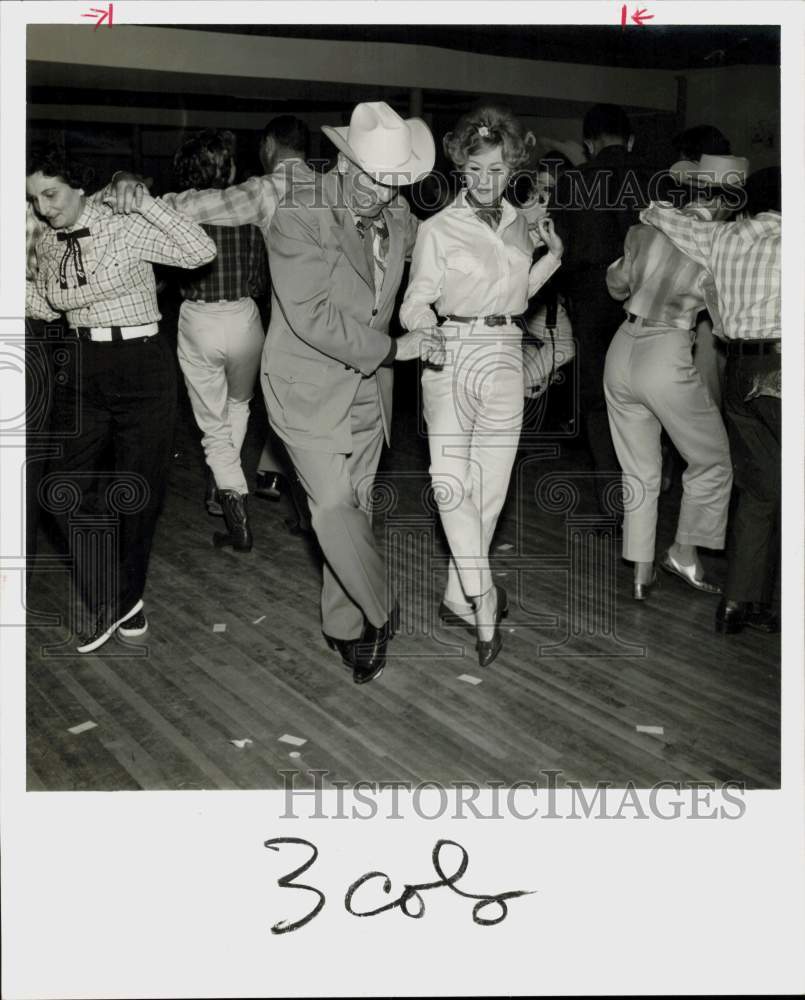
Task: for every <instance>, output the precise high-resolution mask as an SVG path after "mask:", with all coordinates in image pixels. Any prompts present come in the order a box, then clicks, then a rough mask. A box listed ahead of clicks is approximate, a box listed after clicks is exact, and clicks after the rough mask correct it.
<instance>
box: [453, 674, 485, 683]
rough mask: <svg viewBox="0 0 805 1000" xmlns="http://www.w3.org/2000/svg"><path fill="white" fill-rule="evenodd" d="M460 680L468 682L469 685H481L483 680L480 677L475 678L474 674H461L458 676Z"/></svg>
mask: <svg viewBox="0 0 805 1000" xmlns="http://www.w3.org/2000/svg"><path fill="white" fill-rule="evenodd" d="M458 679H459V680H460V681H466V682H467V684H480V683H481V678H480V677H473V676H472V674H459V675H458Z"/></svg>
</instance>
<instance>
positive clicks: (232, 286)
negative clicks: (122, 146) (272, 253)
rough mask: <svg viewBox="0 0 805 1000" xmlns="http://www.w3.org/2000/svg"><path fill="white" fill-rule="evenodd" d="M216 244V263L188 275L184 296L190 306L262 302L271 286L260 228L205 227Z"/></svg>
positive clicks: (184, 286) (205, 230)
mask: <svg viewBox="0 0 805 1000" xmlns="http://www.w3.org/2000/svg"><path fill="white" fill-rule="evenodd" d="M201 228H202V229H203V230H204V232H205V233H207V235H208V236H209V237H210V238H211V239H212V240H213V241H214V242H215V245H216V247H217V248H218V254H217V256H216V258H215V260H213V261H211V262H210V263H209V264H205V265H204V266H203V267H200V268H198V269H197V270H195V271H191V272H190V273H189V274H188V275H187V279H186V280H185V281H183V282H182V295H183V296H184V298H186V299H187V300H189V301H190V302H199V301H204V302H221V301H223V300H226V301H228V302H232V301H234V300H235V299H245V298H249V297H251V298H253V299H256V298H259V297H260V296H261V295H262V294H263V293H264V292H265V290H266V285H267V282H268V260H267V258H266V249H265V246H264V245H263V237H262V234H261V233H260V230H259V229H258V228H257V227H256V226H209V225H202V227H201Z"/></svg>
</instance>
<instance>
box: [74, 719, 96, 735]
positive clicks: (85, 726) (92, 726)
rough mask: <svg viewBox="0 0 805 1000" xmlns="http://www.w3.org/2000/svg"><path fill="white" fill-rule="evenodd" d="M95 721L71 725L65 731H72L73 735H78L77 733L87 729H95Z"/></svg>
mask: <svg viewBox="0 0 805 1000" xmlns="http://www.w3.org/2000/svg"><path fill="white" fill-rule="evenodd" d="M97 728H98V723H97V722H82V723H81V724H80V725H78V726H71V727H70V728H69V729H68V730H67V732H68V733H72V734H73V735H74V736H78V734H79V733H85V732H86V731H87V730H88V729H97Z"/></svg>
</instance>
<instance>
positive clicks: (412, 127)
mask: <svg viewBox="0 0 805 1000" xmlns="http://www.w3.org/2000/svg"><path fill="white" fill-rule="evenodd" d="M321 130H322V132H324V134H325V135H326V136H327V138H328V139H330V140H331V141H332V142H333V143H334V145H335V146H337V148H338V149H339V150H340V151H341V152H342V153H343V154H344V155H345V156H347V157H349V159H350V160H352V161H353V163H357V165H358V166H359V167H360V168H361V170H364V171H365V172H366V173H367V174H370V175H371V176H372V177H374V179H375V180H378V181H380V182H381V183H384V184H413V183H414V182H415V181H418V180H421V179H422V178H423V177H425V175H426V174H429V173H430V172H431V170H432V169H433V164H434V162H435V160H436V146H435V144H434V142H433V136H432V135H431V131H430V129H429V128H428V126H427V125H426V124H425V122H423V121H422V119H421V118H401V117H400V116H399V115H398V114H397V112H396V111H395V110H394V108H392V107H389V105H388V104H386V102H385V101H368V102H366V103H364V104H357V105H356V106H355V108H354V109H353V111H352V117H351V118H350V120H349V127H348V128H344V127H339V126H335V125H322V127H321Z"/></svg>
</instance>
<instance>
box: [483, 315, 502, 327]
mask: <svg viewBox="0 0 805 1000" xmlns="http://www.w3.org/2000/svg"><path fill="white" fill-rule="evenodd" d="M484 323H486V325H487V326H505V325H506V317H505V316H485V317H484Z"/></svg>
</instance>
